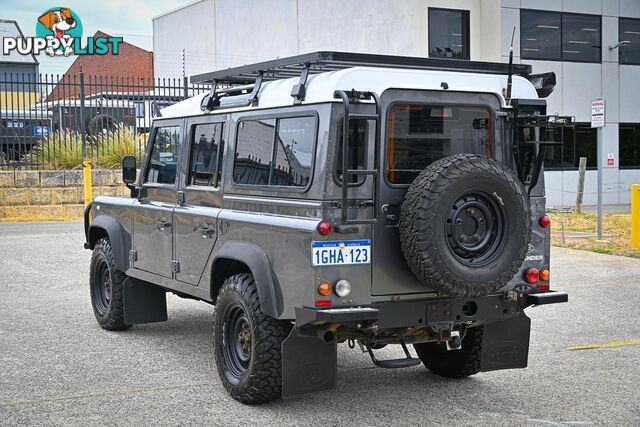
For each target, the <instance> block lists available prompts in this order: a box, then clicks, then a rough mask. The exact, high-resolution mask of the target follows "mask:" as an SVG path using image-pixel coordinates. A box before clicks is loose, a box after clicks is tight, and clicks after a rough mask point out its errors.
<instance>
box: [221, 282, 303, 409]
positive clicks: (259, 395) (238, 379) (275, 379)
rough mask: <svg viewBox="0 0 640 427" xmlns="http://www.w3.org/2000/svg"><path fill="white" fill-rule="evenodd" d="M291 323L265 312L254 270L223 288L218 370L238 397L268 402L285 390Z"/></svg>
mask: <svg viewBox="0 0 640 427" xmlns="http://www.w3.org/2000/svg"><path fill="white" fill-rule="evenodd" d="M291 327H292V325H291V323H290V322H286V321H280V320H277V319H274V318H272V317H270V316H267V315H266V314H264V313H263V312H262V310H261V308H260V301H259V299H258V291H257V289H256V285H255V281H254V279H253V276H251V275H250V274H238V275H235V276H231V277H229V278H228V279H227V280H226V281H225V282H224V284H223V285H222V289H221V290H220V294H219V295H218V301H217V303H216V311H215V315H214V340H215V341H214V345H215V359H216V365H217V367H218V374H219V375H220V379H221V380H222V383H223V385H224V387H225V389H226V390H227V392H229V394H230V395H231V397H233V398H234V399H236V400H238V401H240V402H242V403H248V404H255V403H265V402H270V401H272V400H275V399H277V398H278V397H280V395H281V392H282V370H281V360H282V353H281V346H282V342H283V341H284V340H285V338H286V337H287V335H289V332H291Z"/></svg>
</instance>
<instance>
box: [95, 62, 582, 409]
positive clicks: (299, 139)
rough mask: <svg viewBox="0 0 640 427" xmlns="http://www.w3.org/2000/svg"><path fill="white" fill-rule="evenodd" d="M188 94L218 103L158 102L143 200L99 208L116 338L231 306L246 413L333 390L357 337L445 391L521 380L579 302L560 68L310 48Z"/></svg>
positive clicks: (112, 201)
mask: <svg viewBox="0 0 640 427" xmlns="http://www.w3.org/2000/svg"><path fill="white" fill-rule="evenodd" d="M191 81H192V82H200V83H202V82H208V83H210V84H211V92H210V93H207V94H203V95H198V96H195V97H193V98H190V99H187V100H185V101H183V102H180V103H178V104H175V105H173V106H170V107H167V108H165V109H164V110H162V117H160V118H156V120H155V121H154V124H153V128H152V130H151V134H150V140H149V143H148V147H147V150H146V154H145V157H144V161H143V162H142V166H141V170H140V176H139V178H136V175H137V173H136V160H135V158H133V157H126V158H125V159H124V160H123V180H124V182H125V183H126V184H127V185H128V186H129V188H130V189H131V197H130V198H117V197H97V198H96V199H95V200H94V201H93V202H92V203H91V204H90V205H89V206H88V207H87V209H86V213H85V232H86V243H85V247H86V248H88V249H91V250H93V256H92V259H91V268H90V288H91V301H92V303H93V310H94V313H95V316H96V319H97V320H98V323H99V324H100V326H102V327H103V328H105V329H108V330H124V329H127V328H129V327H130V326H131V325H134V324H138V323H146V322H158V321H164V320H167V309H166V296H165V295H166V292H167V291H169V292H172V293H174V294H176V295H178V296H181V297H185V298H193V299H197V300H201V301H205V302H208V303H211V304H215V306H216V309H215V316H214V325H213V330H214V343H215V346H214V348H215V360H216V364H217V368H218V372H219V375H220V378H221V381H222V383H223V384H224V386H225V388H226V389H227V391H228V392H229V393H230V395H231V396H232V397H233V398H235V399H237V400H239V401H241V402H244V403H260V402H267V401H271V400H273V399H276V398H278V397H279V396H282V397H284V398H289V397H293V396H298V395H301V394H304V393H308V392H314V391H321V390H328V389H332V388H335V385H336V371H337V367H336V359H337V344H338V343H345V342H347V343H348V344H349V346H350V347H351V348H354V347H355V346H356V344H357V345H358V347H359V349H360V350H362V351H363V352H368V353H369V354H370V356H371V359H372V361H373V363H374V364H375V365H376V366H379V367H382V368H402V367H409V366H415V365H417V364H419V363H423V364H424V365H425V367H426V368H427V369H429V370H430V371H432V372H434V373H436V374H438V375H442V376H445V377H451V378H461V377H466V376H469V375H473V374H476V373H478V372H481V371H491V370H497V369H510V368H523V367H526V365H527V355H528V348H529V331H530V319H529V318H528V317H527V316H526V315H525V313H524V309H525V308H527V307H529V306H531V305H540V304H550V303H559V302H565V301H567V295H566V294H565V293H560V292H552V291H550V290H549V235H550V228H549V218H548V217H547V216H546V215H545V194H544V179H543V174H542V173H541V172H542V168H543V159H544V155H545V150H544V148H545V147H546V146H549V145H554V144H558V142H551V141H544V140H543V139H544V138H543V137H544V135H548V134H550V133H554V132H555V134H560V133H561V132H557V131H555V130H554V129H555V128H565V127H569V128H571V127H572V118H571V117H561V116H557V115H555V116H553V115H546V103H545V100H544V99H541V98H542V97H545V96H547V95H548V94H549V93H551V91H552V90H553V87H554V85H555V75H554V74H553V73H548V74H541V75H532V74H531V67H530V66H528V65H522V64H518V65H511V64H494V63H484V62H471V61H458V60H439V59H423V58H413V57H398V56H383V55H365V54H352V53H340V52H316V53H311V54H305V55H299V56H295V57H291V58H284V59H278V60H274V61H268V62H263V63H259V64H253V65H246V66H242V67H237V68H230V69H226V70H224V71H217V72H212V73H207V74H203V75H198V76H194V77H192V78H191ZM512 93H513V96H512ZM560 144H561V142H560ZM388 344H399V345H400V346H401V347H402V350H403V357H402V358H399V359H392V360H381V359H380V357H379V356H376V351H377V350H378V349H380V348H382V347H384V346H386V345H388ZM409 344H412V345H413V348H414V350H415V353H416V354H417V357H414V356H413V355H412V354H411V351H410V349H409V348H408V345H409Z"/></svg>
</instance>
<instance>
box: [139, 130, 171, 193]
mask: <svg viewBox="0 0 640 427" xmlns="http://www.w3.org/2000/svg"><path fill="white" fill-rule="evenodd" d="M179 153H180V127H179V126H163V127H159V128H157V130H156V134H155V137H154V140H153V145H152V146H151V158H150V161H149V167H148V168H147V173H146V176H145V180H144V182H145V183H147V182H152V183H158V184H173V183H175V181H176V169H177V165H178V154H179Z"/></svg>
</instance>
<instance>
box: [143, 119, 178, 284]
mask: <svg viewBox="0 0 640 427" xmlns="http://www.w3.org/2000/svg"><path fill="white" fill-rule="evenodd" d="M183 134H184V129H183V120H182V119H178V120H163V121H161V122H158V123H156V125H155V127H154V129H153V131H152V132H151V139H150V143H149V146H148V149H147V155H146V157H145V159H146V162H145V165H144V167H143V172H142V173H143V175H142V176H141V181H140V182H141V184H142V186H141V188H140V196H139V197H138V200H137V201H136V202H135V203H134V205H133V245H132V246H133V249H134V250H135V260H134V268H137V269H139V270H143V271H147V272H149V273H154V274H158V275H160V276H163V277H167V278H171V277H172V276H173V267H172V260H173V259H174V257H173V231H172V230H173V210H174V209H175V207H176V193H177V190H178V176H179V175H180V167H181V166H180V163H181V162H180V160H181V159H180V157H181V152H182V151H183V150H182V149H181V146H182V136H183Z"/></svg>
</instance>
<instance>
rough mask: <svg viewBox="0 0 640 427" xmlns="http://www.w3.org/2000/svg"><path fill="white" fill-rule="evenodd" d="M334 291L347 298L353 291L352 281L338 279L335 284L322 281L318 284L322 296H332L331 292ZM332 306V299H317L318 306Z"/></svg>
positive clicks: (319, 293)
mask: <svg viewBox="0 0 640 427" xmlns="http://www.w3.org/2000/svg"><path fill="white" fill-rule="evenodd" d="M332 291H333V292H334V293H335V294H336V295H337V296H339V297H340V298H345V297H346V296H348V295H349V294H350V293H351V283H349V281H348V280H345V279H341V280H338V281H337V282H336V284H335V286H334V285H332V284H331V283H329V282H320V283H319V284H318V295H319V296H320V297H328V296H331V292H332ZM329 306H331V300H330V299H316V307H329Z"/></svg>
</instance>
